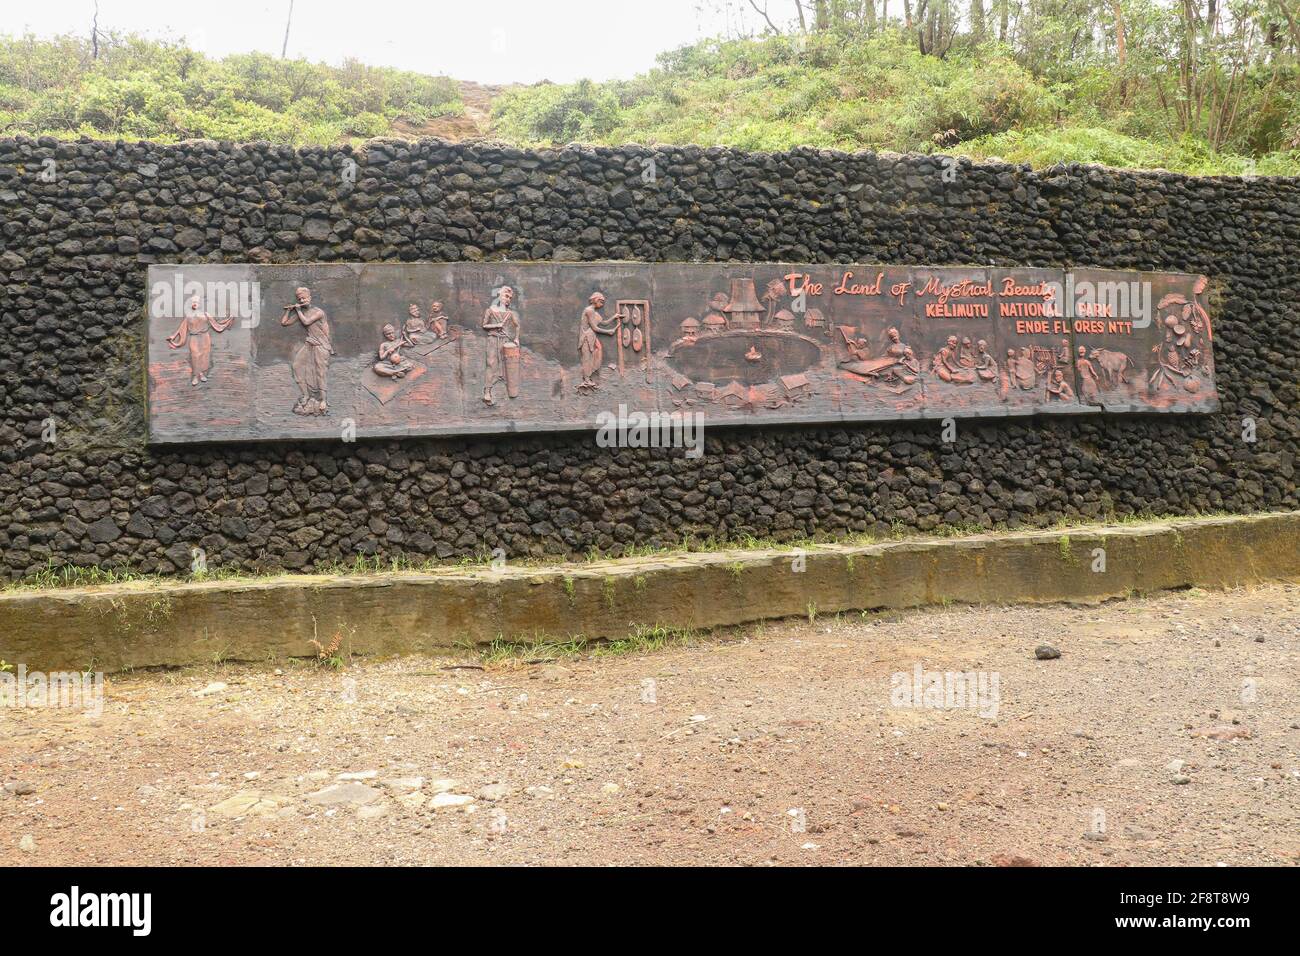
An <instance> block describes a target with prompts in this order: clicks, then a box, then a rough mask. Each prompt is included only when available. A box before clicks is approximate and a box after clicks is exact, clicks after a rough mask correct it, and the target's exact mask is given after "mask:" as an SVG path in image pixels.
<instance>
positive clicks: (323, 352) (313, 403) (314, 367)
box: [280, 286, 334, 415]
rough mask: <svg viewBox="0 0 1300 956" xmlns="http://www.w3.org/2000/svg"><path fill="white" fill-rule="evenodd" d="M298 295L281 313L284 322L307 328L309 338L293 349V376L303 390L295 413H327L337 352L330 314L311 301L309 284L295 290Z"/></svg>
mask: <svg viewBox="0 0 1300 956" xmlns="http://www.w3.org/2000/svg"><path fill="white" fill-rule="evenodd" d="M294 298H295V299H296V300H297V301H296V302H294V303H292V304H290V305H286V306H285V307H284V314H283V315H282V316H281V317H280V324H281V325H293V324H294V323H295V322H296V323H299V324H301V325H302V326H303V328H305V329H306V330H307V338H306V339H305V340H304V341H303V342H302V343H301V344H300V345H299V346H298V347H297V348H296V349H294V350H293V359H292V363H291V364H292V367H293V380H294V381H295V382H296V383H297V385H298V391H299V393H300V394H299V396H298V402H297V404H295V405H294V406H293V411H294V414H295V415H327V414H329V405H328V404H327V403H326V400H325V391H326V388H325V386H326V376H327V374H328V372H329V364H330V356H331V355H333V354H334V343H333V341H332V340H331V338H330V323H329V317H328V316H326V314H325V310H324V309H321V308H320V307H319V306H315V305H312V304H311V289H309V288H307V287H306V286H299V287H298V288H297V289H296V290H294Z"/></svg>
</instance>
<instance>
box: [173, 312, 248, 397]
mask: <svg viewBox="0 0 1300 956" xmlns="http://www.w3.org/2000/svg"><path fill="white" fill-rule="evenodd" d="M234 321H235V320H234V317H233V316H232V317H228V318H225V319H218V318H216V317H215V316H212V315H208V313H206V312H204V311H202V310H201V309H200V307H199V297H198V296H197V295H196V296H194V297H193V298H191V299H190V307H189V311H188V312H187V313H186V315H185V317H184V318H183V319H181V324H180V327H179V328H178V329H177V330H176V331H175V332H173V333H172V334H171V335H169V336H167V344H168V345H169V346H171V347H172V348H174V349H178V348H181V347H182V346H184V345H188V346H189V359H190V384H191V385H198V384H199V382H206V381H207V380H208V371H209V369H211V368H212V333H213V332H224V331H226V329H228V328H230V324H231V323H232V322H234Z"/></svg>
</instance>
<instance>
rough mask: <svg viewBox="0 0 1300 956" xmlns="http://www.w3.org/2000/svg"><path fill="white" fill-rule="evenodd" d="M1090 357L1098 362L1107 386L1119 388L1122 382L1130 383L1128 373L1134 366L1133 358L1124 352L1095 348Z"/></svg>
mask: <svg viewBox="0 0 1300 956" xmlns="http://www.w3.org/2000/svg"><path fill="white" fill-rule="evenodd" d="M1088 357H1089V358H1090V359H1092V360H1093V361H1094V362H1096V363H1097V368H1098V369H1099V370H1100V372H1101V377H1102V381H1103V383H1104V384H1105V387H1106V388H1119V386H1120V384H1121V383H1122V384H1124V385H1127V384H1128V373H1129V371H1131V370H1132V368H1133V360H1132V359H1131V358H1129V357H1128V356H1127V355H1125V354H1124V353H1123V352H1114V351H1112V350H1110V349H1093V350H1092V352H1091V353H1090V354H1089V355H1088Z"/></svg>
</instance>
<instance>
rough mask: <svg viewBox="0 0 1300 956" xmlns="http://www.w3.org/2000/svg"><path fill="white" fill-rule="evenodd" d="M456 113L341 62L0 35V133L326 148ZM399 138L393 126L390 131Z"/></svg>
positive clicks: (454, 106)
mask: <svg viewBox="0 0 1300 956" xmlns="http://www.w3.org/2000/svg"><path fill="white" fill-rule="evenodd" d="M461 111H462V104H461V102H460V93H459V86H458V84H457V83H456V82H455V81H454V80H451V79H449V78H447V77H445V76H426V75H423V74H420V73H409V72H404V71H401V70H391V69H385V68H379V67H371V66H366V65H365V64H363V63H359V62H357V61H355V60H348V61H346V62H344V63H343V65H342V66H338V67H332V66H326V65H324V64H319V63H309V62H307V61H306V60H280V59H276V58H274V57H270V56H267V55H266V54H263V53H248V54H241V55H237V56H229V57H226V58H225V59H222V60H213V59H209V58H208V57H205V56H204V55H203V54H201V53H197V52H195V51H194V50H191V49H189V48H187V47H186V46H184V45H183V44H180V43H165V42H158V41H154V40H147V39H143V38H141V37H137V36H116V35H111V36H107V37H100V38H99V40H98V43H97V45H96V46H95V47H92V46H91V43H90V41H88V40H84V39H81V38H78V37H71V36H65V37H59V38H57V39H54V40H37V39H35V38H33V37H22V38H17V39H14V38H6V37H0V133H2V134H3V135H10V136H12V135H14V134H15V133H24V134H27V135H41V134H51V135H54V136H60V137H70V136H80V135H87V136H92V137H96V138H101V139H102V138H108V139H117V138H122V139H151V140H157V141H159V142H173V141H176V140H180V139H196V138H206V139H226V140H237V141H251V140H268V141H270V142H275V143H289V144H293V145H307V144H313V143H316V144H326V143H336V142H340V141H346V140H349V139H364V138H368V137H372V136H382V135H385V134H387V133H389V132H392V131H393V130H394V127H395V125H396V124H406V125H419V124H423V123H425V122H427V121H429V120H431V119H433V118H436V117H441V116H452V115H457V114H459V113H460V112H461ZM399 128H400V127H399Z"/></svg>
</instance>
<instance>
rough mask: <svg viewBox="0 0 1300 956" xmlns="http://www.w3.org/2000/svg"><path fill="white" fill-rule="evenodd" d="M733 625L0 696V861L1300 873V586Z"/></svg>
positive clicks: (170, 675)
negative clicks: (692, 635) (1172, 867)
mask: <svg viewBox="0 0 1300 956" xmlns="http://www.w3.org/2000/svg"><path fill="white" fill-rule="evenodd" d="M734 638H735V639H733V640H731V641H729V642H726V643H719V642H705V641H701V642H698V643H695V644H692V645H691V646H688V647H678V648H673V649H669V650H661V651H657V652H653V653H647V654H635V655H620V656H602V657H595V658H593V657H590V656H588V657H582V658H576V659H570V660H566V661H562V662H560V663H551V664H541V665H515V666H505V667H502V666H497V665H493V666H492V667H489V668H488V669H487V670H479V669H466V668H464V667H463V666H462V667H461V668H460V669H445V668H446V667H447V666H448V665H454V664H460V665H464V664H465V663H466V662H465V661H460V662H456V661H446V660H430V659H423V658H403V659H399V660H389V661H354V662H352V664H351V665H350V666H348V667H347V668H346V669H344V670H342V671H331V670H327V669H320V668H318V667H316V666H315V665H310V664H291V665H287V666H285V667H283V668H282V669H279V670H277V669H276V668H275V667H274V666H272V665H266V666H249V665H213V666H211V667H205V668H199V669H188V670H183V671H175V672H166V673H149V674H139V675H133V676H126V677H119V678H117V679H114V680H112V681H111V684H110V686H109V688H108V690H107V700H106V702H105V705H104V708H103V713H102V715H101V716H99V717H87V716H82V715H80V714H76V713H72V712H69V711H67V710H62V711H59V710H50V709H23V710H18V709H8V710H5V711H0V728H2V729H3V734H0V781H3V782H4V783H5V786H6V791H7V792H6V793H5V794H3V795H0V865H5V866H8V865H13V864H137V863H163V864H166V863H187V864H248V863H261V864H295V863H325V864H370V863H384V864H410V863H594V864H605V863H630V864H638V863H738V864H768V863H780V864H858V863H863V864H974V865H979V864H993V865H997V864H1004V865H1005V864H1015V863H1020V862H1029V861H1032V862H1036V863H1041V864H1065V863H1069V864H1105V865H1117V864H1143V863H1148V864H1160V863H1170V864H1215V863H1225V864H1290V865H1294V864H1296V863H1297V862H1300V826H1297V823H1298V822H1300V758H1298V757H1297V751H1298V749H1300V680H1298V679H1297V678H1300V588H1297V587H1292V586H1271V587H1265V588H1260V589H1256V590H1249V591H1235V592H1230V593H1227V594H1224V593H1204V592H1198V591H1191V592H1185V593H1180V594H1174V595H1166V596H1162V597H1158V598H1154V599H1141V600H1132V601H1127V602H1115V603H1109V604H1105V605H1101V606H1098V607H1092V608H1075V607H1065V606H1053V607H1044V608H991V609H973V608H960V609H956V608H954V609H938V610H933V611H926V612H916V613H910V614H905V615H898V616H894V617H891V618H887V619H866V620H864V619H862V618H860V617H857V616H853V617H849V616H845V617H844V618H842V619H839V620H834V619H818V620H816V621H815V622H807V621H799V622H786V623H781V624H776V625H768V626H766V627H764V628H758V629H750V630H749V631H747V632H745V633H744V634H742V635H735V636H734ZM1042 641H1050V642H1051V643H1052V644H1055V645H1056V646H1057V647H1059V648H1060V650H1061V652H1062V656H1061V657H1060V658H1059V659H1057V660H1037V659H1035V655H1034V648H1035V646H1036V645H1037V644H1039V643H1040V642H1042ZM918 664H920V665H921V666H922V668H923V669H925V670H934V671H958V670H960V671H983V672H986V673H987V674H988V675H989V678H990V679H991V677H992V675H993V674H996V675H997V677H998V697H997V700H996V703H997V713H996V717H993V716H981V714H980V713H979V712H978V711H977V710H972V709H970V708H966V709H917V708H911V707H901V706H894V704H896V703H899V702H900V700H899V699H898V698H899V696H900V694H901V692H900V691H898V690H896V689H895V690H894V691H893V694H894V697H895V700H894V701H893V702H892V703H891V675H892V674H894V673H896V672H902V673H905V674H907V675H908V677H907V683H909V684H910V682H911V678H912V675H913V672H914V668H915V666H916V665H918ZM214 682H216V683H221V684H225V685H226V686H225V687H224V688H215V687H209V685H210V684H212V683H214ZM991 686H992V685H991V684H986V685H985V687H984V689H985V691H986V692H987V691H989V690H990V689H991ZM205 688H206V689H207V692H206V693H203V690H204V689H205ZM992 702H993V699H992V698H991V697H990V696H985V697H984V698H982V700H981V703H982V704H983V705H984V710H985V712H986V713H987V712H989V711H990V710H991V709H992V708H991V704H992ZM1207 728H1208V729H1207ZM1206 733H1210V734H1212V735H1213V736H1204V734H1206ZM1216 737H1218V738H1221V739H1215V738H1216ZM1179 761H1181V763H1179ZM341 774H355V775H359V779H356V780H339V779H338V777H339V775H341ZM313 795H314V796H313ZM444 804H445V806H444Z"/></svg>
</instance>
